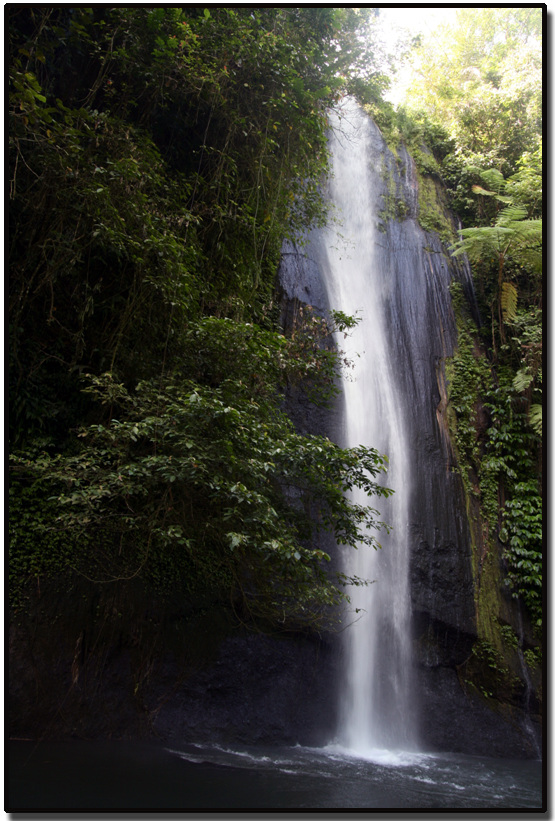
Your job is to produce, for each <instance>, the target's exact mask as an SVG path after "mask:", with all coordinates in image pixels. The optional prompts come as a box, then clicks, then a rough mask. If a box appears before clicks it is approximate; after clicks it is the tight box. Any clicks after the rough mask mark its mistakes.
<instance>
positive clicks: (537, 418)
mask: <svg viewBox="0 0 555 821" xmlns="http://www.w3.org/2000/svg"><path fill="white" fill-rule="evenodd" d="M529 420H530V425H531V426H532V428H533V430H534V431H535V433H537V434H538V436H541V435H542V430H543V428H542V406H541V405H532V406H531V408H530V416H529Z"/></svg>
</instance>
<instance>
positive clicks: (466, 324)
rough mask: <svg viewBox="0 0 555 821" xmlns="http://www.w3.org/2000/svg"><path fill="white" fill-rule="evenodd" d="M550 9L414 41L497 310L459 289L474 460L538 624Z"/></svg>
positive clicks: (460, 427)
mask: <svg viewBox="0 0 555 821" xmlns="http://www.w3.org/2000/svg"><path fill="white" fill-rule="evenodd" d="M542 18H543V10H542V9H540V8H516V7H510V8H509V7H507V8H487V9H485V8H482V9H478V8H476V9H474V8H464V9H459V10H458V11H457V15H456V22H455V24H454V25H452V26H447V25H446V26H443V27H440V28H439V29H437V30H435V31H434V32H433V35H432V37H430V38H425V37H424V38H422V39H421V41H420V43H419V44H417V45H416V48H415V49H414V50H413V53H412V55H411V57H410V60H411V63H412V67H413V70H414V72H415V76H414V80H413V83H412V85H411V87H410V88H409V91H408V94H407V100H406V111H407V112H409V113H410V114H411V116H412V117H413V118H416V117H418V116H421V117H422V116H425V117H426V118H429V119H430V120H431V121H432V122H433V123H435V124H436V125H437V127H438V128H443V129H445V131H446V132H447V134H448V137H449V145H448V148H447V151H446V152H445V153H444V154H443V155H442V156H441V157H440V158H439V163H440V173H441V175H442V177H443V178H444V179H445V181H446V183H447V186H448V192H449V196H450V204H451V206H452V208H454V210H455V212H456V214H457V216H458V217H459V219H460V220H461V222H462V226H464V227H462V230H461V231H460V235H459V239H458V242H456V243H454V246H453V249H452V250H453V252H454V255H455V256H459V255H463V254H464V255H466V256H467V257H468V258H469V259H470V262H471V264H472V272H473V276H474V281H475V284H476V295H477V301H478V306H479V310H480V314H481V317H482V319H483V324H482V325H481V328H480V330H479V331H478V329H477V328H475V327H473V325H472V323H471V322H470V321H469V320H468V319H467V318H466V317H465V316H464V315H463V313H461V305H460V295H458V294H457V293H456V292H454V305H455V309H456V312H457V315H458V320H457V325H458V330H459V344H458V350H457V352H456V354H455V356H454V357H453V360H452V362H451V364H450V366H449V368H450V375H451V385H450V397H451V408H452V411H453V416H452V424H453V428H454V438H455V441H456V447H457V451H458V456H459V465H460V471H461V475H462V477H463V481H464V482H465V486H466V489H467V493H468V494H473V495H474V496H475V497H476V498H478V500H479V502H480V510H481V514H482V520H483V523H484V531H485V532H484V534H483V537H484V544H485V545H486V550H487V551H488V552H489V553H490V554H495V555H503V556H504V559H505V562H506V569H507V580H508V582H509V585H510V586H511V588H512V590H513V592H514V593H515V594H516V595H519V596H520V597H521V598H522V600H523V601H524V602H525V604H526V606H527V609H528V612H529V614H530V616H531V617H532V621H533V623H535V624H536V626H537V627H538V628H539V627H540V626H541V597H540V595H539V591H540V588H541V542H540V541H539V537H540V525H539V523H538V522H539V518H537V517H539V511H540V509H541V494H542V489H541V484H542V477H541V448H542V443H541V434H542V326H541V322H542V268H541V264H542V219H541V217H542V131H541V95H542V74H541V71H542V66H541V58H542V55H541V41H542ZM422 111H424V112H425V115H423V114H420V113H419V112H422ZM513 505H514V506H515V507H514V508H513ZM521 506H522V507H521ZM524 511H526V513H524ZM513 512H514V515H515V517H516V518H515V521H514V532H513V531H511V534H512V535H511V536H509V529H508V526H507V525H506V524H505V523H506V522H511V521H513V520H512V518H511V517H512V516H513ZM521 516H524V519H525V520H526V522H525V523H524V522H523V521H521V520H520V518H519V517H521ZM519 534H525V539H524V540H523V539H522V536H521V535H519ZM511 538H514V539H515V541H514V544H511V541H510V539H511ZM499 539H501V540H502V544H501V542H499ZM519 539H520V541H519ZM524 542H526V543H524ZM519 551H524V552H520V553H519Z"/></svg>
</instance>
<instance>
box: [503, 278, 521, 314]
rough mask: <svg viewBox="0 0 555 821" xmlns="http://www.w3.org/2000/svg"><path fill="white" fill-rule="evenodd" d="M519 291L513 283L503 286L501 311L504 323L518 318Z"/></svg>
mask: <svg viewBox="0 0 555 821" xmlns="http://www.w3.org/2000/svg"><path fill="white" fill-rule="evenodd" d="M517 301H518V291H517V289H516V285H515V284H514V283H513V282H503V284H502V285H501V310H502V311H503V320H504V322H512V321H513V319H514V318H515V316H516V307H517Z"/></svg>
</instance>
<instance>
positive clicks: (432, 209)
mask: <svg viewBox="0 0 555 821" xmlns="http://www.w3.org/2000/svg"><path fill="white" fill-rule="evenodd" d="M432 159H433V158H432ZM417 177H418V222H419V223H420V225H421V227H422V228H423V229H424V231H428V232H430V233H433V232H435V233H437V234H439V236H440V237H441V239H442V241H443V242H445V243H448V244H452V243H453V242H454V241H455V234H454V231H453V226H452V225H451V222H450V221H449V219H448V218H447V216H446V213H447V207H446V203H445V202H444V200H443V195H442V194H441V193H440V189H439V188H438V186H437V184H436V181H435V180H434V179H432V178H431V177H429V176H426V175H425V174H422V173H421V171H420V170H419V169H418V165H417Z"/></svg>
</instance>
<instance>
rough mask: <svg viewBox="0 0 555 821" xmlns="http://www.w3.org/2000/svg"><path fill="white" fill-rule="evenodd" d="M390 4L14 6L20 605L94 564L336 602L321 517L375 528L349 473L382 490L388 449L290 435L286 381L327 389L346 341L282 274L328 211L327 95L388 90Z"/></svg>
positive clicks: (13, 396) (125, 575)
mask: <svg viewBox="0 0 555 821" xmlns="http://www.w3.org/2000/svg"><path fill="white" fill-rule="evenodd" d="M373 16H374V15H373V11H372V10H364V9H361V10H357V9H331V8H329V9H328V8H322V9H314V8H312V7H311V8H285V9H284V8H277V7H276V8H273V7H272V8H266V7H263V8H261V9H255V8H251V7H210V8H206V9H204V8H202V7H198V6H189V7H186V8H183V9H182V8H177V7H106V6H96V7H91V8H89V7H72V6H63V7H28V8H23V7H17V6H16V7H10V9H9V10H8V36H9V56H10V76H9V80H10V101H9V123H10V139H9V150H10V213H9V218H10V291H9V308H10V444H11V449H12V454H11V511H12V516H11V522H10V525H11V550H12V554H11V563H12V567H13V568H15V569H16V573H15V576H14V578H13V582H14V587H12V596H13V595H14V594H13V591H14V590H15V591H17V595H15V598H12V602H21V601H22V600H23V598H22V590H23V588H25V590H27V591H29V589H32V586H33V585H34V584H35V583H36V584H37V585H38V583H39V580H41V583H42V589H43V590H44V587H45V585H46V583H47V580H50V582H51V583H56V584H58V583H60V579H63V580H65V581H67V583H68V584H69V583H70V581H71V580H74V579H75V578H76V577H80V578H87V579H89V580H91V583H92V584H94V585H96V588H97V589H106V585H108V586H110V585H111V586H117V585H118V584H121V585H124V586H125V585H127V587H130V585H131V583H132V582H137V583H140V584H141V585H142V586H143V588H144V590H147V591H150V592H151V593H152V594H153V595H156V597H157V601H160V602H164V601H166V602H167V601H168V600H169V599H170V598H171V597H172V596H173V597H174V598H173V600H174V601H175V599H176V598H179V597H180V596H181V598H182V599H185V600H187V598H188V597H189V598H191V599H194V600H195V601H198V600H199V599H202V598H204V600H225V601H227V602H229V603H231V605H232V606H233V608H235V612H236V613H239V611H240V618H241V619H242V620H247V621H249V620H250V622H251V623H252V622H253V621H255V620H257V619H258V622H260V620H263V619H266V622H267V623H271V624H274V625H279V626H281V627H283V626H284V624H285V625H286V626H297V627H298V626H305V627H306V626H309V625H310V624H312V626H313V627H314V626H318V625H320V624H323V621H324V620H325V618H327V616H326V615H325V614H326V613H327V610H326V608H327V606H328V605H329V604H331V603H332V602H336V601H338V600H339V599H340V598H341V595H342V594H343V589H342V587H341V585H340V584H339V586H338V584H337V579H334V578H332V577H329V576H328V575H327V574H326V573H325V572H324V567H325V564H326V558H327V556H326V554H325V552H324V551H323V550H322V549H321V548H320V547H319V544H318V541H319V535H318V534H319V533H320V532H321V531H330V532H332V533H335V535H336V536H337V538H338V540H339V541H340V542H344V543H345V544H346V545H354V544H355V543H356V542H357V540H358V539H359V538H360V539H361V540H362V541H363V542H364V543H366V544H367V546H368V545H373V544H374V539H373V537H372V536H371V534H370V531H367V527H369V528H372V527H374V526H375V527H378V528H379V527H380V524H379V521H378V514H377V512H376V511H374V510H373V509H372V508H369V507H358V506H356V505H352V504H350V503H349V502H348V501H347V500H346V499H345V497H344V494H343V490H344V489H345V488H347V487H349V486H351V485H357V486H361V487H363V488H365V489H366V491H367V493H368V494H369V495H375V496H378V497H379V496H383V495H387V493H388V492H389V491H388V490H385V489H383V488H381V487H380V486H378V484H377V482H376V481H374V480H375V478H376V477H377V475H378V473H380V472H381V471H382V469H383V468H384V459H383V457H382V456H381V455H379V454H376V453H375V452H374V451H372V450H371V449H364V448H360V449H354V450H351V451H344V450H341V449H340V448H337V447H336V446H335V445H333V444H332V443H331V442H330V441H329V440H327V439H324V438H317V437H302V436H299V435H297V434H296V433H295V432H294V430H293V428H292V425H291V423H290V421H289V420H288V418H287V415H286V414H285V412H284V410H283V405H284V395H285V390H286V387H287V386H288V385H290V384H291V383H292V382H294V383H296V384H299V385H300V387H299V390H306V392H307V395H308V396H309V397H310V398H311V399H313V400H314V399H315V400H317V401H325V400H326V397H328V396H329V391H330V390H331V389H332V387H333V382H334V374H335V371H334V368H335V362H336V359H337V354H336V353H334V352H333V351H332V350H331V349H330V348H329V346H328V347H326V343H325V340H326V337H327V336H328V335H329V334H328V330H327V325H326V322H325V321H324V320H323V319H318V318H317V317H313V316H311V315H310V314H309V312H308V313H307V314H306V315H305V317H304V321H303V323H302V324H301V325H300V326H299V327H297V328H296V330H295V334H294V335H293V336H292V337H291V338H286V337H285V335H284V334H283V332H282V331H281V329H280V327H279V310H278V307H277V306H276V305H275V301H274V296H275V294H274V289H275V276H276V270H277V265H278V261H279V254H280V249H281V245H282V242H283V239H284V238H285V237H287V236H291V235H293V234H295V233H297V232H298V231H299V230H301V229H305V228H308V227H310V225H313V224H318V223H321V222H322V221H324V220H325V219H326V217H327V215H326V207H325V203H324V201H323V199H322V196H321V193H320V181H321V177H322V175H323V174H325V173H326V170H327V141H326V130H327V110H328V109H329V107H330V106H331V105H333V102H334V101H335V100H336V99H337V97H338V95H340V94H341V93H343V92H344V91H345V90H347V89H348V88H349V87H351V86H352V84H353V82H354V80H355V79H356V81H357V85H358V87H359V88H361V89H364V90H365V93H367V94H371V93H373V94H374V95H375V96H379V93H380V89H381V88H382V87H383V79H382V78H381V76H380V75H379V73H378V72H377V71H376V70H375V66H373V65H372V64H371V63H368V64H367V66H366V67H365V68H364V70H363V68H362V60H363V56H364V55H366V59H367V58H368V55H369V48H370V46H369V43H370V40H369V39H368V37H363V36H362V35H363V33H365V32H366V33H367V32H369V31H370V30H371V27H372V19H373ZM355 75H356V77H355ZM58 505H59V508H58ZM29 509H31V510H33V511H34V512H35V514H36V515H34V516H33V517H30V516H28V515H27V514H26V510H29ZM343 581H345V580H343ZM127 587H126V589H127ZM284 603H285V604H284ZM163 606H165V605H163V604H160V607H161V608H163ZM284 608H285V613H286V617H285V618H284V615H283V614H284Z"/></svg>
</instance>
